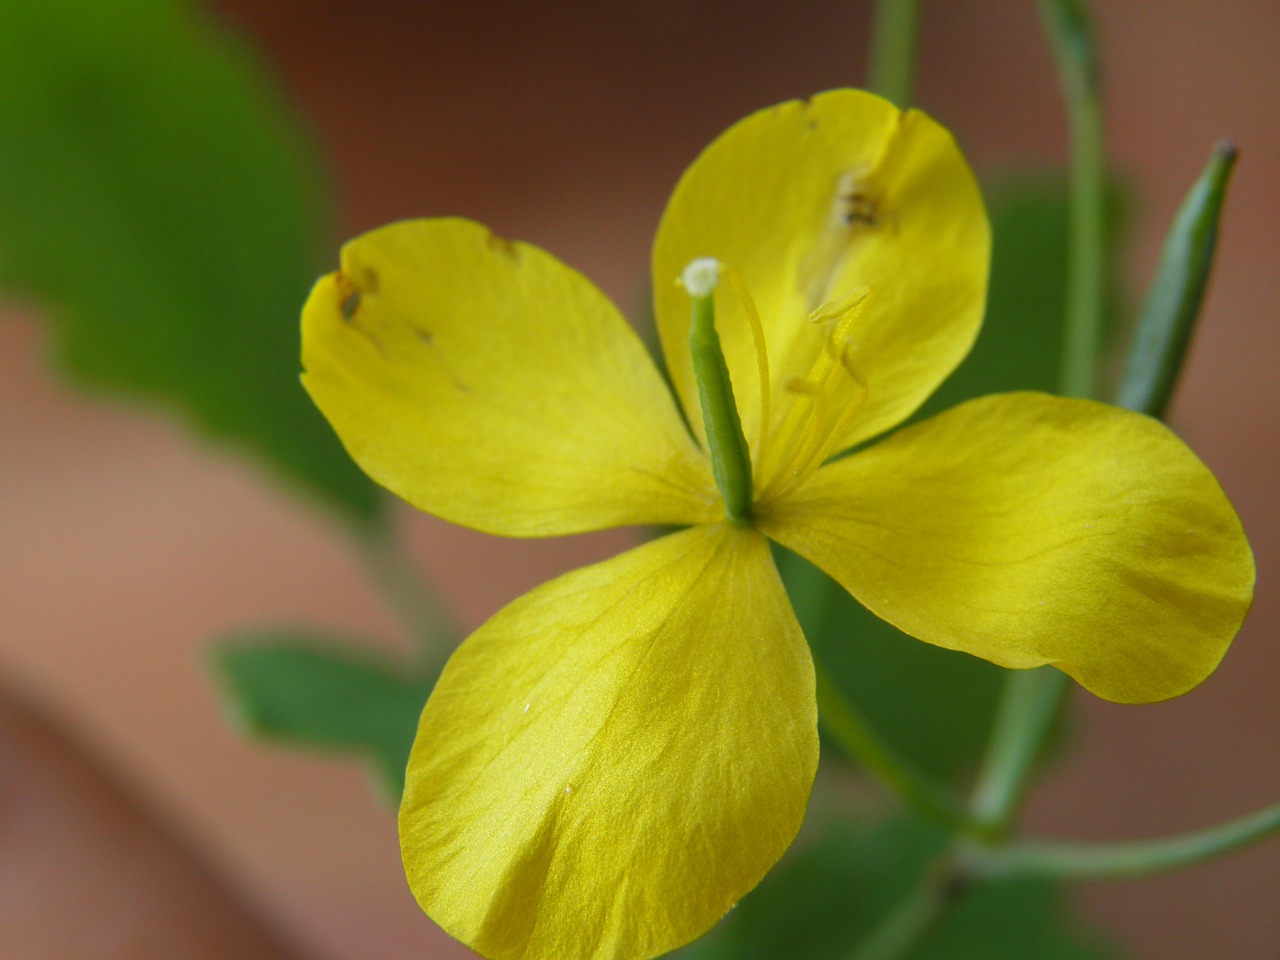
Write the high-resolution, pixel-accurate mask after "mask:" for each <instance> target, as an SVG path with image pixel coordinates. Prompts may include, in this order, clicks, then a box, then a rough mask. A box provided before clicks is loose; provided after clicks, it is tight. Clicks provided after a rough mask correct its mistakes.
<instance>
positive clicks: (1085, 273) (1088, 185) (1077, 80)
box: [1040, 0, 1106, 397]
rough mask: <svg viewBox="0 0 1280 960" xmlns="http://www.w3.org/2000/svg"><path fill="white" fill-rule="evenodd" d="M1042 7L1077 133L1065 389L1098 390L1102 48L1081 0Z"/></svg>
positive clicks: (1074, 392)
mask: <svg viewBox="0 0 1280 960" xmlns="http://www.w3.org/2000/svg"><path fill="white" fill-rule="evenodd" d="M1040 15H1041V20H1042V22H1043V23H1044V28H1045V32H1046V34H1047V35H1048V38H1049V42H1050V45H1051V46H1052V48H1053V51H1054V54H1055V56H1056V57H1057V61H1058V74H1059V80H1060V82H1061V85H1062V91H1063V95H1064V97H1065V99H1066V105H1067V119H1068V124H1069V128H1070V140H1071V170H1070V186H1071V200H1070V204H1071V206H1070V211H1069V218H1070V225H1069V231H1070V232H1069V244H1070V245H1069V249H1068V254H1067V270H1068V274H1067V276H1068V282H1067V303H1066V319H1067V323H1066V330H1067V333H1066V341H1065V343H1064V344H1063V347H1064V350H1063V358H1062V372H1061V383H1060V386H1061V390H1062V392H1063V393H1064V394H1066V395H1067V396H1073V397H1089V396H1093V394H1094V389H1095V384H1094V379H1095V373H1096V370H1097V359H1098V347H1099V340H1100V335H1101V331H1102V309H1103V283H1104V279H1103V271H1104V269H1105V255H1106V250H1105V239H1106V238H1105V236H1104V231H1105V219H1104V218H1105V202H1106V197H1105V193H1104V190H1105V188H1104V183H1103V177H1104V175H1105V173H1104V171H1105V161H1104V158H1103V147H1102V108H1101V102H1100V97H1099V94H1098V53H1097V47H1096V45H1095V43H1094V39H1093V30H1092V28H1091V26H1090V23H1089V17H1088V15H1087V13H1086V11H1085V8H1084V4H1083V3H1082V2H1081V0H1040Z"/></svg>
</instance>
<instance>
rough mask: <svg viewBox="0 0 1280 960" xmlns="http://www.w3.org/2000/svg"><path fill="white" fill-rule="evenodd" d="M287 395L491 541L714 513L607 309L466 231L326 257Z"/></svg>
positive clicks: (415, 500) (380, 477) (674, 419)
mask: <svg viewBox="0 0 1280 960" xmlns="http://www.w3.org/2000/svg"><path fill="white" fill-rule="evenodd" d="M302 362H303V367H304V368H305V372H304V373H303V376H302V382H303V385H304V386H305V387H306V388H307V391H308V393H310V394H311V397H312V399H313V400H315V402H316V405H317V406H319V407H320V409H321V411H323V412H324V414H325V416H326V417H327V418H328V419H329V422H330V423H331V424H332V425H333V427H334V429H335V430H336V431H337V433H338V436H339V437H340V438H341V439H342V442H343V443H344V444H345V445H346V448H347V450H348V451H349V452H350V454H351V456H352V457H353V458H354V459H355V461H356V462H357V463H359V464H360V466H361V467H362V468H363V469H364V470H365V472H366V473H368V474H369V475H370V476H371V477H373V478H374V479H375V480H377V481H378V482H379V483H381V484H382V485H383V486H385V487H387V488H388V489H390V490H391V491H392V492H394V493H396V494H398V495H399V496H401V497H403V498H404V499H406V500H408V501H409V502H410V503H412V504H413V505H414V506H416V507H419V508H421V509H423V510H426V511H428V512H430V513H434V514H436V515H438V516H441V517H444V518H445V519H446V520H451V521H453V522H455V523H460V524H463V525H465V526H468V527H473V528H475V529H479V530H484V531H487V532H490V533H499V534H505V535H508V536H544V535H552V534H563V533H573V532H577V531H582V530H592V529H598V528H602V527H609V526H615V525H620V524H650V523H667V524H689V523H699V522H704V521H714V520H715V519H717V517H718V516H719V515H720V514H721V510H720V508H719V507H718V506H717V503H718V494H717V492H716V490H715V486H714V484H713V483H712V480H711V474H710V468H709V466H708V465H707V461H706V458H705V456H704V455H703V454H702V453H701V452H700V451H699V450H698V448H697V446H696V445H695V444H694V443H693V441H692V440H691V439H690V438H689V435H688V432H687V430H686V429H685V428H684V425H683V424H682V423H681V420H680V415H679V413H678V412H677V410H676V407H675V404H674V402H673V401H672V399H671V395H670V392H669V391H668V390H667V389H666V387H665V385H664V384H663V383H662V380H661V377H660V376H659V374H658V373H657V371H656V369H655V368H654V366H653V363H652V362H651V361H650V358H649V356H648V354H647V353H646V351H645V348H644V346H643V345H642V344H641V343H640V340H639V338H638V337H637V336H636V335H635V332H634V331H633V330H632V329H631V328H630V327H629V326H628V325H627V323H626V321H625V320H623V318H622V316H621V315H620V314H619V313H618V311H617V309H616V308H615V307H614V306H613V304H611V303H610V302H609V301H608V300H607V299H606V298H605V297H604V295H603V294H601V293H600V291H599V290H597V289H596V288H595V287H594V286H592V284H591V283H590V282H588V281H587V280H586V279H585V278H583V277H582V276H581V275H580V274H578V273H576V272H575V271H573V270H571V269H570V268H568V267H566V266H565V265H564V264H562V263H561V262H560V261H558V260H556V259H555V258H554V257H552V256H551V255H550V254H548V253H545V252H544V251H542V250H539V249H538V248H537V247H533V246H529V245H527V244H524V243H513V242H510V241H507V240H503V239H500V238H498V237H496V236H495V235H494V234H493V233H492V232H490V231H489V230H487V229H486V228H484V227H483V226H481V225H479V224H477V223H472V222H470V221H467V220H455V219H449V220H415V221H407V222H403V223H396V224H392V225H391V226H387V227H383V228H382V229H379V230H375V231H373V232H371V233H367V234H365V235H363V236H361V237H358V238H357V239H355V240H353V241H351V242H350V243H348V244H347V245H346V246H345V247H343V249H342V268H341V270H339V271H338V272H337V273H334V274H330V275H329V276H326V277H324V278H322V279H321V280H320V281H319V282H318V283H317V284H316V286H315V288H314V290H313V291H312V293H311V297H310V299H309V300H308V301H307V304H306V307H305V308H304V311H303V321H302Z"/></svg>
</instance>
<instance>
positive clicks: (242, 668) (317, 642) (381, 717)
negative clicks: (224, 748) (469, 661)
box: [213, 632, 434, 803]
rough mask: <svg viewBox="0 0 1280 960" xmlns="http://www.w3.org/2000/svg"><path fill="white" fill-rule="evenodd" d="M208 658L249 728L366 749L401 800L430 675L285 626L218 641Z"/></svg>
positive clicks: (301, 741)
mask: <svg viewBox="0 0 1280 960" xmlns="http://www.w3.org/2000/svg"><path fill="white" fill-rule="evenodd" d="M213 664H214V668H215V670H216V672H217V674H218V677H219V679H220V680H221V681H222V685H223V687H224V699H225V701H226V702H227V704H228V705H229V707H230V709H231V711H232V713H233V715H234V717H235V719H236V720H237V721H238V722H239V723H240V725H242V726H243V727H244V728H245V729H247V730H248V731H249V732H250V733H252V734H255V735H257V736H262V737H268V738H278V739H281V740H283V741H286V742H289V743H291V744H294V745H297V746H303V747H312V748H318V749H322V750H329V751H335V752H352V753H357V754H359V755H361V756H364V757H365V758H366V759H367V760H368V761H369V762H370V763H371V764H372V765H373V769H374V771H375V773H376V774H377V775H378V778H379V782H380V784H381V785H382V786H383V787H384V792H385V794H386V796H387V797H388V798H389V799H390V800H392V801H393V802H395V803H399V801H400V794H401V793H403V792H404V771H405V764H406V762H407V761H408V759H409V749H410V747H412V746H413V738H414V734H415V733H416V731H417V729H418V716H419V714H421V713H422V706H423V704H424V703H426V700H427V695H428V694H429V693H430V691H431V687H432V684H433V682H434V677H432V678H419V677H411V676H409V675H408V673H407V671H406V670H405V669H404V668H402V667H400V666H397V665H396V664H394V663H392V662H390V661H380V660H377V659H375V658H373V657H371V656H370V655H369V654H368V653H367V652H365V651H364V650H359V649H356V648H348V647H339V646H336V645H334V644H333V643H330V642H328V641H325V640H322V639H319V638H315V637H311V636H305V635H300V634H296V633H285V632H277V633H266V634H260V635H254V636H247V637H241V638H238V639H236V640H234V641H228V642H224V643H221V644H218V645H217V646H215V648H214V651H213Z"/></svg>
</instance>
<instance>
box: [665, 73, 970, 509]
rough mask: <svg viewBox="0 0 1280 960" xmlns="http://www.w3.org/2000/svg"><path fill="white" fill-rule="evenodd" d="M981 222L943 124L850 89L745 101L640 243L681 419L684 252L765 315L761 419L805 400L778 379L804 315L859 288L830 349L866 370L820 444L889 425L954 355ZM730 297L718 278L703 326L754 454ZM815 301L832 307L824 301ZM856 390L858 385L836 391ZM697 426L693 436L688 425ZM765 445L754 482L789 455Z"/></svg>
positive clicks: (754, 422)
mask: <svg viewBox="0 0 1280 960" xmlns="http://www.w3.org/2000/svg"><path fill="white" fill-rule="evenodd" d="M989 248H990V230H989V227H988V224H987V217H986V212H985V210H984V208H983V205H982V198H981V196H980V194H979V192H978V188H977V185H976V184H975V182H974V179H973V175H972V173H971V172H970V170H969V168H968V166H967V165H966V163H965V161H964V158H963V157H962V156H961V155H960V152H959V150H958V149H957V147H956V145H955V143H954V141H953V140H952V138H951V135H950V134H949V133H947V131H946V130H944V129H943V128H942V127H940V126H939V125H938V124H936V123H935V122H934V121H933V120H931V119H930V118H929V117H927V116H925V115H924V114H922V113H920V112H918V111H914V110H913V111H908V112H905V113H904V112H902V111H899V110H898V109H897V108H896V107H894V106H893V105H892V104H890V103H889V102H888V101H886V100H882V99H880V98H879V97H876V96H873V95H872V94H869V93H863V92H861V91H855V90H837V91H832V92H830V93H824V94H820V95H819V96H816V97H814V98H812V99H811V100H808V101H805V102H799V101H793V102H790V103H784V104H782V105H781V106H777V107H773V108H771V109H768V110H763V111H761V112H759V113H756V114H753V115H752V116H749V117H747V118H746V119H745V120H742V121H741V122H739V123H738V124H736V125H734V126H733V127H732V128H730V129H729V130H728V131H727V132H726V133H724V134H723V135H722V136H721V137H720V138H719V139H717V140H716V141H715V142H714V143H712V144H711V145H710V146H709V147H708V148H707V149H706V150H705V151H704V152H703V153H702V155H701V156H699V157H698V159H697V160H695V161H694V163H693V165H692V166H691V167H690V168H689V169H688V171H686V173H685V175H684V177H683V178H682V179H681V181H680V183H679V185H678V186H677V187H676V190H675V193H674V195H673V196H672V198H671V201H670V203H669V204H668V206H667V210H666V213H665V214H664V215H663V218H662V222H661V225H660V226H659V228H658V237H657V241H656V243H655V246H654V254H653V277H654V300H655V309H656V312H657V318H658V325H659V329H660V332H661V334H662V344H663V350H664V351H665V353H666V356H667V363H668V366H669V368H670V370H671V375H672V378H673V380H674V382H675V384H676V388H677V391H678V393H679V395H680V397H681V400H682V401H683V403H684V405H685V409H686V412H687V414H688V419H689V421H690V423H691V424H693V425H694V428H695V430H698V431H700V430H701V424H702V417H701V415H700V414H699V413H698V408H697V389H696V386H695V384H694V380H693V373H692V370H691V368H690V362H689V352H688V344H687V342H686V340H687V336H688V329H689V304H688V297H687V295H686V294H685V292H684V291H683V290H682V289H680V288H679V287H678V286H677V284H676V278H677V277H678V276H679V275H680V271H681V270H682V269H683V268H684V266H685V265H686V264H687V263H688V262H689V261H690V260H692V259H694V258H695V257H700V256H710V257H715V258H717V259H719V260H721V261H722V262H724V263H725V264H727V265H728V266H730V267H732V268H734V269H735V270H737V271H738V273H739V275H740V276H741V277H742V279H743V282H744V284H745V287H746V288H747V290H749V292H750V295H751V297H752V298H754V300H755V304H756V307H757V308H758V310H759V314H760V319H761V321H762V323H763V325H764V329H765V336H766V340H767V344H768V350H769V367H770V375H771V378H772V381H773V390H772V398H773V403H772V405H771V407H772V409H771V414H770V416H771V420H772V426H774V427H776V426H778V425H780V424H783V423H784V422H785V421H786V419H787V415H788V406H789V405H790V404H791V403H794V402H802V403H809V402H812V401H811V399H809V398H806V397H804V396H798V397H797V396H796V395H794V394H792V393H790V392H789V391H788V390H787V389H786V388H787V385H788V384H789V383H791V382H792V381H795V380H804V379H805V378H806V377H808V376H809V374H810V372H811V370H812V368H813V366H814V362H815V360H816V359H817V358H818V357H819V355H820V353H821V352H822V350H824V349H826V348H828V347H830V346H831V345H830V344H829V343H828V339H829V335H830V334H831V332H832V330H831V325H830V324H828V323H810V322H808V318H809V316H810V314H812V313H814V312H815V311H818V312H819V317H818V318H815V319H820V318H821V313H822V312H823V308H824V307H826V306H827V305H829V304H833V303H834V304H839V303H841V302H843V301H844V299H845V298H846V297H848V296H849V295H850V293H851V292H852V291H853V290H854V289H855V288H857V287H864V286H865V287H867V288H868V289H869V291H870V301H869V305H868V307H867V309H866V310H865V311H864V314H863V316H862V317H861V319H860V320H859V322H858V323H857V324H856V325H855V326H854V327H853V328H852V329H850V330H845V331H842V333H841V337H842V340H841V343H839V344H836V345H835V347H836V348H837V351H840V350H845V349H847V351H848V355H849V358H850V359H851V360H852V362H853V363H854V364H855V365H856V368H857V370H858V371H859V372H860V373H861V375H862V376H863V377H864V378H865V381H866V386H867V388H868V393H867V396H866V400H865V403H864V404H863V406H862V408H861V409H860V410H859V412H858V415H857V416H856V417H855V418H853V419H852V421H851V422H847V423H842V424H840V435H839V436H838V437H837V438H836V439H835V441H834V442H833V443H832V444H831V447H832V449H833V450H836V451H838V450H840V449H845V448H847V447H849V446H850V445H852V444H853V443H855V442H858V441H860V440H862V439H865V438H867V437H870V436H872V435H874V434H877V433H879V432H881V431H883V430H885V429H887V428H889V427H891V426H893V425H894V424H896V423H899V422H900V421H901V420H903V419H904V418H905V417H906V416H907V415H909V414H910V413H911V412H912V411H913V410H915V409H916V407H918V406H919V405H920V404H921V403H922V402H923V401H924V399H925V398H926V397H927V396H928V395H929V394H930V393H931V392H932V391H933V390H934V388H935V387H936V386H937V385H938V384H939V383H940V382H941V381H942V380H943V379H944V378H945V377H946V376H947V374H948V373H950V372H951V370H953V369H954V368H955V366H956V365H957V364H958V363H959V362H960V360H961V359H963V357H964V356H965V354H966V353H967V352H968V350H969V347H970V346H971V344H972V342H973V339H974V337H975V335H976V334H977V331H978V327H979V324H980V322H981V318H982V311H983V305H984V302H985V298H986V283H987V267H988V260H989ZM741 300H742V298H741V297H738V296H735V295H733V292H732V291H728V290H726V289H725V285H724V284H722V285H721V288H720V289H719V290H718V291H717V296H716V308H717V314H718V315H717V327H718V328H719V331H720V336H721V340H722V342H723V344H724V348H725V353H726V357H727V360H728V364H729V369H730V372H731V375H732V379H733V385H734V390H735V393H736V394H737V397H738V403H739V408H740V412H741V415H742V421H743V428H744V431H745V433H746V436H747V439H748V441H749V442H750V443H751V444H752V448H753V452H754V450H755V448H756V447H757V446H758V445H759V441H760V423H759V418H760V400H759V395H760V392H761V391H760V388H759V385H758V376H757V374H756V360H755V355H754V347H753V342H752V336H751V330H750V324H749V323H748V321H747V319H746V314H745V312H744V307H743V306H742V303H741ZM826 312H827V313H832V311H830V310H828V311H826ZM847 393H848V396H849V397H853V398H854V402H859V403H861V402H862V399H861V393H860V391H848V392H847ZM700 435H701V434H700ZM783 447H784V445H783V444H775V445H773V453H772V454H770V458H769V459H770V462H769V463H767V464H766V465H765V466H764V468H763V470H762V474H763V475H762V476H760V477H758V478H757V479H758V481H763V482H757V488H758V489H763V488H764V485H766V484H768V483H769V482H770V481H771V480H772V479H773V477H772V475H771V474H772V473H773V472H776V471H777V470H779V469H780V468H781V465H782V464H783V463H784V462H785V461H786V460H787V459H788V451H787V450H785V449H784V448H783Z"/></svg>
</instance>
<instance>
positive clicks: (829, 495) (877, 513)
mask: <svg viewBox="0 0 1280 960" xmlns="http://www.w3.org/2000/svg"><path fill="white" fill-rule="evenodd" d="M760 526H761V528H762V529H763V530H765V531H766V532H767V533H769V534H770V535H771V536H773V537H775V538H776V539H777V540H778V541H779V542H780V543H782V544H784V545H786V546H787V547H789V548H791V549H792V550H795V551H796V552H797V553H800V554H802V555H803V556H805V557H807V558H808V559H809V560H811V561H812V562H813V563H815V564H817V565H818V566H819V567H821V568H823V569H824V570H826V571H827V572H828V573H829V574H831V575H832V576H833V577H835V579H837V580H838V581H840V583H842V584H844V586H845V587H846V588H847V589H848V590H849V592H850V593H852V594H853V595H854V596H855V597H857V598H858V599H859V600H860V601H862V603H863V604H865V605H866V606H867V607H869V608H870V609H871V610H872V611H873V612H875V613H876V614H878V615H879V616H881V617H883V618H884V619H886V620H888V621H889V622H890V623H892V624H894V625H895V626H897V627H898V628H900V629H901V630H903V631H905V632H906V633H909V634H911V635H912V636H915V637H919V638H920V639H921V640H926V641H928V642H929V643H934V644H937V645H939V646H942V647H949V648H951V649H954V650H964V651H966V652H968V653H972V654H976V655H977V656H980V657H985V658H986V659H988V660H991V661H993V662H995V663H998V664H1000V665H1002V666H1006V667H1036V666H1040V665H1041V664H1045V663H1050V664H1054V665H1055V666H1057V667H1059V668H1061V669H1062V670H1064V671H1066V672H1067V673H1069V674H1070V675H1071V676H1073V677H1075V678H1076V679H1077V680H1078V681H1080V683H1082V684H1083V685H1084V686H1085V687H1087V688H1088V689H1090V690H1092V691H1093V692H1094V693H1096V694H1097V695H1099V696H1101V697H1105V698H1106V699H1108V700H1115V701H1119V702H1123V703H1140V702H1149V701H1155V700H1163V699H1167V698H1169V697H1173V696H1177V695H1178V694H1180V693H1184V692H1186V691H1187V690H1189V689H1191V688H1192V687H1194V686H1195V685H1196V684H1198V683H1200V682H1201V681H1202V680H1204V679H1205V677H1207V676H1208V675H1209V674H1210V673H1211V672H1213V669H1214V667H1216V666H1217V664H1218V661H1219V660H1220V659H1221V658H1222V655H1223V654H1224V653H1225V652H1226V649H1227V646H1228V645H1229V644H1230V643H1231V640H1232V638H1233V637H1234V636H1235V634H1236V631H1237V630H1238V629H1239V627H1240V624H1241V622H1242V621H1243V619H1244V616H1245V613H1247V612H1248V609H1249V604H1250V602H1251V599H1252V595H1253V579H1254V570H1253V557H1252V555H1251V553H1250V551H1249V544H1248V542H1247V541H1246V539H1245V536H1244V532H1243V531H1242V530H1241V528H1240V521H1239V519H1238V518H1237V517H1236V514H1235V511H1234V510H1232V508H1231V505H1230V504H1229V503H1228V502H1227V499H1226V497H1225V496H1224V495H1223V493H1222V490H1221V488H1220V487H1219V486H1218V483H1217V481H1216V480H1215V479H1214V477H1213V475H1212V474H1211V473H1210V472H1209V470H1208V469H1207V468H1206V467H1205V466H1204V464H1202V463H1201V462H1200V461H1199V460H1198V459H1197V458H1196V456H1195V454H1193V453H1192V452H1191V451H1190V450H1189V449H1187V447H1186V446H1185V445H1184V444H1183V443H1182V441H1180V440H1179V439H1178V438H1177V437H1176V436H1174V435H1173V433H1171V432H1170V431H1169V430H1168V429H1166V428H1165V427H1164V426H1162V425H1161V424H1160V423H1158V422H1157V421H1155V420H1152V419H1150V418H1148V417H1143V416H1140V415H1138V414H1135V413H1129V412H1127V411H1124V410H1120V409H1118V408H1115V407H1109V406H1106V405H1104V404H1100V403H1093V402H1091V401H1086V400H1064V399H1061V398H1055V397H1048V396H1044V395H1042V394H1032V393H1019V394H1007V395H1003V396H995V397H985V398H983V399H981V400H975V401H972V402H969V403H966V404H962V405H961V406H959V407H956V408H954V409H952V410H950V411H948V412H946V413H944V414H942V415H940V416H938V417H934V418H932V419H930V420H927V421H925V422H923V423H920V424H918V425H916V426H914V427H911V428H909V429H906V430H903V431H902V432H901V433H898V434H896V435H895V436H893V437H891V438H890V439H888V440H886V441H884V442H883V443H880V444H877V445H875V446H873V447H871V448H870V449H868V450H865V451H862V452H860V453H857V454H854V455H853V456H851V457H848V458H846V459H844V460H840V461H837V462H835V463H832V464H828V465H827V466H825V467H823V468H822V469H821V470H819V471H818V472H817V473H816V474H815V475H814V476H813V477H812V478H811V479H810V480H809V482H808V483H807V484H806V485H805V486H804V487H802V488H801V489H800V490H798V491H796V493H795V494H794V495H793V496H792V497H791V498H790V499H789V500H787V501H786V502H785V503H781V504H778V505H777V506H776V507H775V509H774V511H773V512H772V513H771V514H770V515H769V516H767V517H764V518H761V521H760Z"/></svg>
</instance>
